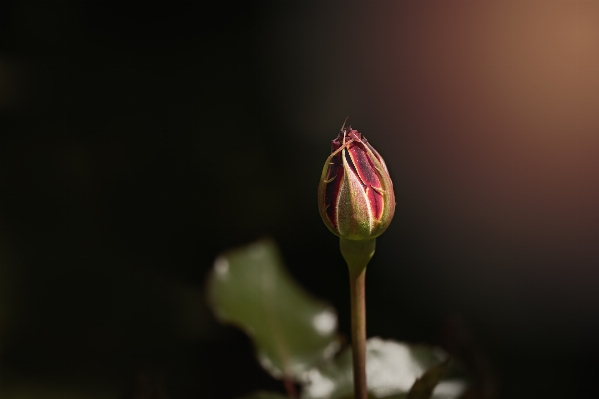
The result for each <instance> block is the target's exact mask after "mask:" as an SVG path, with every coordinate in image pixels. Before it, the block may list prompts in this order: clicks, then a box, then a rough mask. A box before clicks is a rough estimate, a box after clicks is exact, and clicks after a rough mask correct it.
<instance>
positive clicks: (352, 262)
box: [340, 238, 376, 275]
mask: <svg viewBox="0 0 599 399" xmlns="http://www.w3.org/2000/svg"><path fill="white" fill-rule="evenodd" d="M340 248H341V255H343V259H345V262H346V263H347V266H348V267H349V273H350V274H351V275H358V274H360V273H362V272H363V271H364V269H366V266H367V265H368V262H370V259H372V256H373V255H374V250H375V248H376V238H371V239H368V240H348V239H346V238H341V239H340Z"/></svg>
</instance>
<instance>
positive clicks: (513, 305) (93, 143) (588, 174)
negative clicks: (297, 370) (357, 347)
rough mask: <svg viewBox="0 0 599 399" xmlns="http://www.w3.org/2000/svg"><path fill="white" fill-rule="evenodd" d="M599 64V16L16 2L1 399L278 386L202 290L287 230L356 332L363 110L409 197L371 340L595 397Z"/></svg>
mask: <svg viewBox="0 0 599 399" xmlns="http://www.w3.org/2000/svg"><path fill="white" fill-rule="evenodd" d="M598 70H599V1H596V0H592V1H579V0H570V1H567V0H556V1H552V0H544V1H529V0H518V1H495V0H488V1H482V0H479V1H461V0H443V1H407V0H404V1H393V2H383V1H372V2H346V1H344V2H340V1H324V2H308V1H295V2H291V1H289V2H287V1H285V2H259V3H257V2H249V1H244V2H237V3H233V2H223V1H219V2H215V3H207V2H184V1H169V2H153V1H143V2H141V1H140V2H137V1H84V2H76V1H67V2H62V1H51V0H46V1H38V2H30V1H14V2H10V1H1V2H0V258H1V259H0V260H1V263H0V395H1V396H2V397H3V398H4V397H7V398H15V399H20V398H24V397H26V396H27V395H29V396H27V397H36V398H45V397H50V396H51V395H58V396H60V397H77V398H98V399H104V398H115V397H117V398H154V397H157V398H158V397H160V398H163V397H167V396H166V395H168V397H170V398H198V397H203V398H221V397H222V398H233V397H236V396H239V395H243V394H246V393H248V392H250V391H253V390H255V389H259V388H268V389H273V390H280V391H282V387H281V385H280V383H278V382H277V381H275V380H272V379H270V377H268V376H267V374H266V373H265V372H264V371H262V370H261V368H260V367H259V366H258V365H257V364H256V363H255V361H254V359H253V352H252V351H253V350H252V347H251V343H250V341H249V340H248V339H247V338H246V337H245V336H244V335H243V334H242V333H241V332H238V331H237V330H235V329H233V328H231V327H224V326H220V325H218V324H217V323H216V322H215V320H214V319H213V317H212V315H211V314H210V313H209V310H208V309H207V308H206V306H205V304H204V283H205V277H206V274H207V272H208V270H209V269H210V267H211V263H212V261H213V259H214V258H215V256H216V255H217V254H218V253H219V252H221V251H223V250H225V249H227V248H230V247H234V246H238V245H242V244H245V243H248V242H250V241H252V240H255V239H257V238H260V237H263V236H266V235H268V236H271V237H273V238H274V239H275V240H276V241H277V243H278V244H279V245H280V247H281V250H282V253H283V256H284V258H285V260H286V262H287V264H288V266H289V268H290V271H291V273H292V274H293V275H294V277H296V278H297V280H298V281H299V282H300V283H301V284H302V285H303V286H305V287H306V288H307V289H308V290H309V291H310V292H312V293H313V294H315V295H316V296H318V297H320V298H323V299H326V300H327V301H329V302H331V303H332V304H333V305H334V306H335V307H336V308H337V309H338V312H339V320H340V330H341V332H342V333H344V334H345V335H348V334H349V312H348V306H349V305H348V291H347V283H348V281H347V276H346V270H345V265H344V264H343V261H342V258H341V256H340V254H339V252H338V248H337V239H336V238H335V237H334V236H333V235H331V234H330V233H329V232H328V231H327V229H326V228H325V226H324V225H323V224H322V222H321V220H320V217H319V215H318V211H317V208H316V186H317V182H318V178H319V176H320V172H321V168H322V163H323V162H324V160H325V159H326V156H327V155H328V153H329V145H330V140H332V139H333V138H334V137H335V135H336V133H337V131H338V129H339V128H340V126H341V124H342V122H343V120H344V119H345V117H346V116H348V115H349V123H351V125H352V126H353V127H354V128H357V129H359V130H360V131H361V132H363V133H364V134H365V135H366V137H367V138H368V139H369V141H370V142H371V143H372V144H373V145H374V146H375V147H376V148H377V149H378V150H379V152H380V153H381V154H382V155H383V156H384V158H385V160H386V163H387V165H388V166H389V169H390V173H391V176H392V178H393V181H394V185H395V193H396V197H397V208H396V215H395V219H394V222H393V223H392V224H391V227H390V228H389V229H388V231H387V232H386V233H385V234H384V235H383V236H382V237H380V238H379V240H378V250H377V254H376V256H375V258H374V259H373V261H372V263H371V266H370V268H369V280H368V313H369V319H368V333H369V335H370V336H381V337H384V338H395V339H399V340H407V341H412V342H427V343H432V344H440V345H443V346H444V347H445V348H447V349H448V350H450V351H452V352H454V353H456V354H458V355H461V356H462V357H463V358H465V359H466V362H467V363H468V364H470V367H471V369H472V370H473V373H474V374H475V375H476V376H478V378H479V380H481V381H482V384H483V386H484V389H483V390H486V391H487V392H488V393H489V394H488V396H487V397H488V398H493V397H500V398H510V399H517V398H533V397H534V398H536V397H539V398H541V397H542V398H585V397H593V396H594V394H596V385H597V384H596V383H595V380H596V379H597V376H598V375H599V374H598V372H599V368H598V366H597V355H599V348H598V341H597V334H598V333H599V291H598V290H597V287H599V285H598V283H599V270H598V269H597V268H598V260H599V245H598V242H599V207H598V205H597V204H599V186H598V184H597V181H598V179H597V172H598V171H599V157H598V156H597V154H598V153H599V117H598V116H597V109H599V73H598V72H597V71H598ZM149 392H154V393H149ZM495 394H496V395H497V396H494V395H495ZM68 395H72V396H68ZM151 395H156V396H151Z"/></svg>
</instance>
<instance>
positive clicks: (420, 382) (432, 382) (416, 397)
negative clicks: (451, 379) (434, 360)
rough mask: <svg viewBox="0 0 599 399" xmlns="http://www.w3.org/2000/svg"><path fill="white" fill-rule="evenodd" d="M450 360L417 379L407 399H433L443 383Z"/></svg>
mask: <svg viewBox="0 0 599 399" xmlns="http://www.w3.org/2000/svg"><path fill="white" fill-rule="evenodd" d="M448 364H449V359H446V360H445V361H443V362H441V363H439V364H437V365H435V366H433V367H431V368H430V369H428V370H427V371H426V372H425V373H424V374H422V376H421V377H419V378H417V379H416V382H414V385H412V388H410V392H408V397H407V399H431V397H432V396H433V390H434V389H435V387H436V386H437V384H438V383H439V381H441V378H442V377H443V374H445V371H446V370H447V365H448Z"/></svg>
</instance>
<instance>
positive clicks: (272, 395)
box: [240, 391, 289, 399]
mask: <svg viewBox="0 0 599 399" xmlns="http://www.w3.org/2000/svg"><path fill="white" fill-rule="evenodd" d="M240 399H289V398H288V397H287V396H284V395H281V394H280V393H276V392H266V391H259V392H254V393H253V394H251V395H250V396H244V397H243V398H240Z"/></svg>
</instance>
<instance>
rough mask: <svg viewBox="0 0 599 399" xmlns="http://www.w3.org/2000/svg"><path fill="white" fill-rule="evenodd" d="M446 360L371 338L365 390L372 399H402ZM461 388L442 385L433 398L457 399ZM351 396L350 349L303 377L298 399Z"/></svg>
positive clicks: (431, 351) (423, 350) (450, 383)
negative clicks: (304, 381) (432, 368)
mask: <svg viewBox="0 0 599 399" xmlns="http://www.w3.org/2000/svg"><path fill="white" fill-rule="evenodd" d="M446 357H447V355H446V354H445V353H444V352H443V351H441V350H440V349H436V348H431V347H426V346H422V345H416V346H411V345H408V344H405V343H400V342H395V341H391V340H382V339H380V338H371V339H369V340H368V342H367V343H366V374H367V378H368V390H369V392H370V394H371V395H372V396H373V397H374V398H397V399H399V398H404V397H406V395H407V393H408V392H409V391H410V389H411V388H412V386H413V385H414V383H415V382H416V381H417V379H418V378H419V377H421V376H422V375H423V373H425V371H426V370H428V369H430V368H431V367H434V366H436V365H437V364H439V363H441V362H443V361H444V360H445V359H446ZM433 386H434V384H433ZM464 388H465V384H464V382H463V381H461V380H446V381H442V382H441V383H440V384H439V385H438V386H437V387H436V389H435V394H434V395H433V398H435V399H453V398H457V397H459V395H460V394H461V393H462V391H463V390H464ZM352 392H353V376H352V357H351V348H347V349H346V350H345V351H343V352H342V353H341V354H340V355H339V356H338V357H337V358H336V359H335V360H333V361H329V362H326V363H324V364H322V365H321V366H319V367H317V368H315V369H313V370H311V371H310V372H309V373H308V374H307V379H306V385H305V387H304V391H303V392H302V399H345V398H350V397H351V396H352ZM415 398H420V397H418V396H415Z"/></svg>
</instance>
